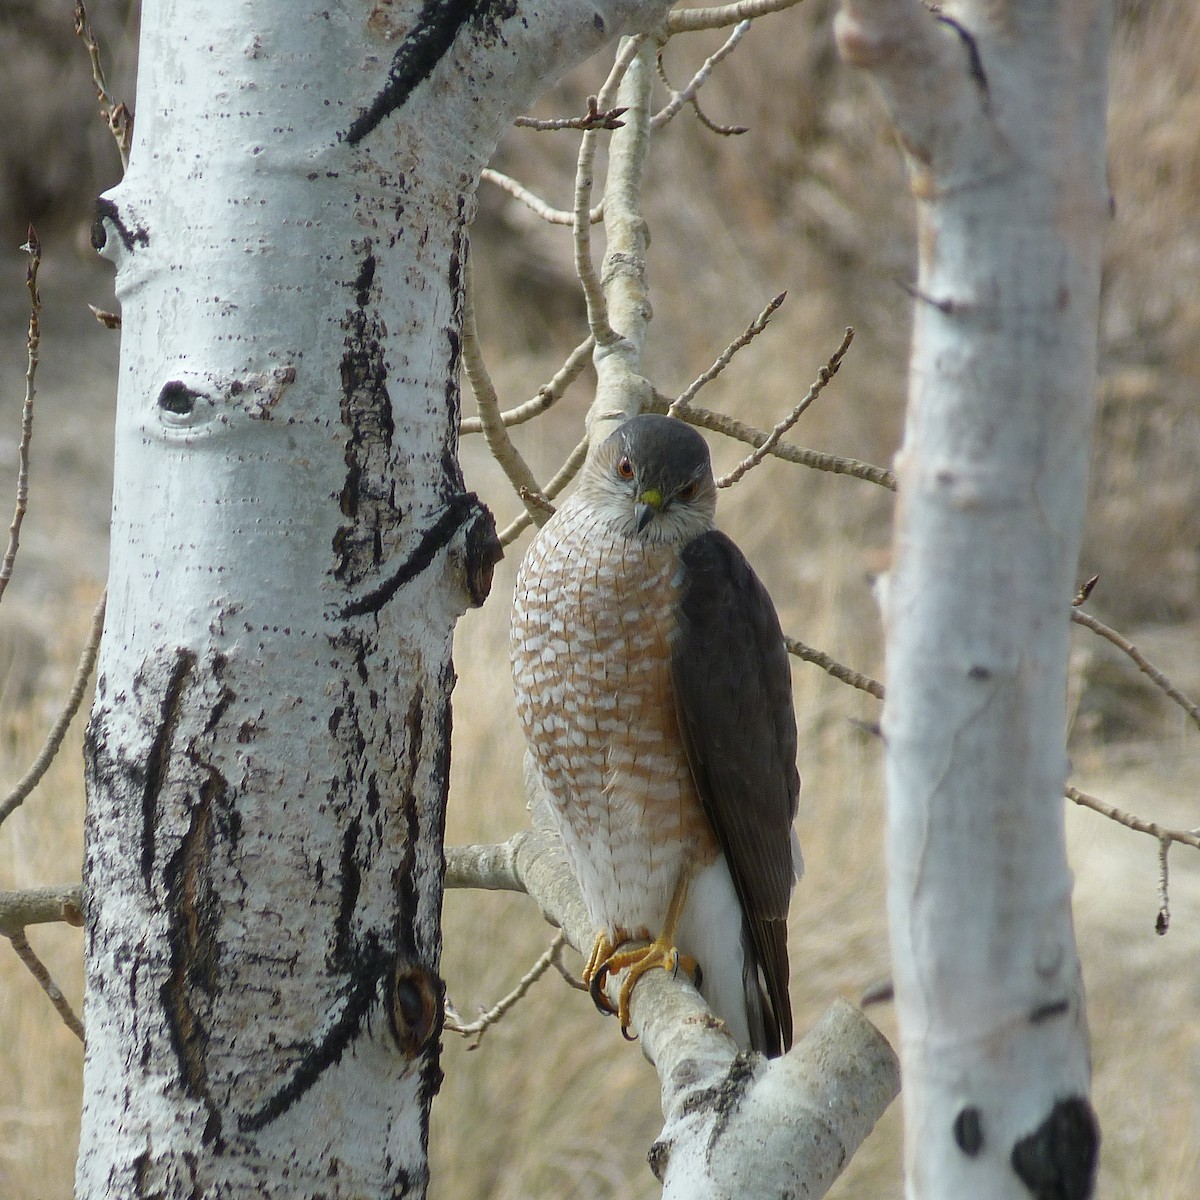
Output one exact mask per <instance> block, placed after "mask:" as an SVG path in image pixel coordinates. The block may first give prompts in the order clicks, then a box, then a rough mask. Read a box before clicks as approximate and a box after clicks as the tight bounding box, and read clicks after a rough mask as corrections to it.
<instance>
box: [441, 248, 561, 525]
mask: <svg viewBox="0 0 1200 1200" xmlns="http://www.w3.org/2000/svg"><path fill="white" fill-rule="evenodd" d="M464 292H465V296H464V300H463V322H462V360H463V369H464V371H465V372H466V376H467V380H468V382H469V383H470V385H471V391H472V392H473V393H474V395H475V403H476V404H477V405H478V406H479V423H480V426H481V428H482V429H483V437H484V440H485V441H486V442H487V446H488V449H489V450H490V451H491V452H492V457H493V458H494V459H495V460H496V461H497V462H498V463H499V464H500V467H501V470H503V471H504V473H505V475H507V476H508V481H509V483H511V484H512V485H513V490H514V491H515V492H516V493H517V495H518V496H520V497H521V500H522V503H523V504H524V505H525V511H526V512H527V513H528V514H529V516H530V517H531V518H532V520H533V521H534V522H535V523H536V524H537V525H544V524H545V523H546V521H547V519H548V517H549V514H548V513H547V512H546V509H545V506H544V505H543V504H540V503H538V502H537V501H536V500H535V499H534V497H540V496H541V488H540V487H539V486H538V481H537V480H536V479H535V478H534V475H533V472H532V471H531V470H530V469H529V464H528V463H527V462H526V461H525V460H524V459H523V458H522V457H521V452H520V451H519V450H518V449H517V448H516V446H514V445H513V441H512V438H510V437H509V436H508V430H507V429H506V428H505V427H504V422H503V421H502V420H501V418H500V401H499V399H498V398H497V396H496V389H495V387H494V386H493V384H492V378H491V375H489V374H488V369H487V364H486V363H485V362H484V361H483V350H482V348H481V347H480V345H479V332H478V330H477V329H476V327H475V279H474V272H473V270H472V268H471V258H470V256H469V255H468V256H467V269H466V287H465V289H464Z"/></svg>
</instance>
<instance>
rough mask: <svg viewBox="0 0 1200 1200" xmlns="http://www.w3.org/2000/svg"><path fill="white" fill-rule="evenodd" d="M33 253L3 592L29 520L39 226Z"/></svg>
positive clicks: (30, 245) (29, 250)
mask: <svg viewBox="0 0 1200 1200" xmlns="http://www.w3.org/2000/svg"><path fill="white" fill-rule="evenodd" d="M21 249H22V250H24V251H25V253H26V254H28V255H29V266H28V267H27V268H26V271H25V286H26V287H27V288H28V289H29V331H28V333H27V334H26V335H25V348H26V354H25V402H24V404H23V405H22V407H21V445H20V449H19V451H18V466H17V505H16V509H15V511H14V512H13V519H12V524H11V525H9V527H8V549H7V550H5V552H4V561H3V562H0V596H3V595H4V590H5V588H7V587H8V581H9V580H10V579H11V578H12V571H13V563H14V562H16V559H17V550H18V549H19V548H20V545H21V526H22V524H24V521H25V510H26V507H27V506H28V503H29V445H30V443H31V442H32V441H33V397H34V386H33V381H34V378H35V377H36V375H37V369H38V362H39V361H40V358H39V352H40V350H41V345H42V326H41V315H42V295H41V292H40V291H39V290H38V268H39V267H41V265H42V244H41V242H39V241H38V235H37V230H35V229H34V227H33V226H32V225H30V226H29V238H28V240H27V241H26V242H25V245H24V246H22V247H21Z"/></svg>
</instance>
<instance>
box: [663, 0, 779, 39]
mask: <svg viewBox="0 0 1200 1200" xmlns="http://www.w3.org/2000/svg"><path fill="white" fill-rule="evenodd" d="M799 3H800V0H741V3H738V4H722V5H720V6H718V7H716V8H679V9H676V10H675V11H674V12H673V13H670V14H668V16H667V32H668V33H670V34H676V33H695V32H697V31H698V30H701V29H724V28H725V27H726V26H727V25H736V24H738V22H740V21H752V20H754V18H755V17H763V16H766V15H767V13H773V12H783V11H784V9H788V8H794V7H795V6H796V5H797V4H799Z"/></svg>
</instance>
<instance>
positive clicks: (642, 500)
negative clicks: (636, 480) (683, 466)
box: [633, 488, 663, 533]
mask: <svg viewBox="0 0 1200 1200" xmlns="http://www.w3.org/2000/svg"><path fill="white" fill-rule="evenodd" d="M662 503H663V498H662V492H660V491H659V490H658V489H657V488H647V489H646V490H645V491H644V492H643V493H642V494H641V495H640V496H639V497H638V502H637V503H636V504H635V505H634V506H633V515H634V518H635V522H634V524H635V528H636V529H637V531H638V533H641V532H642V530H643V529H645V528H646V526H647V525H649V524H650V522H651V520H652V519H653V518H654V515H655V513H657V512H659V511H660V510H661V509H662Z"/></svg>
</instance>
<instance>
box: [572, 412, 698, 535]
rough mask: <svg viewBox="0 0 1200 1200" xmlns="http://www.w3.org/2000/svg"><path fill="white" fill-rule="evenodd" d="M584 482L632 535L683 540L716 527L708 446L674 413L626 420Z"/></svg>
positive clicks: (600, 452) (595, 499)
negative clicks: (714, 524)
mask: <svg viewBox="0 0 1200 1200" xmlns="http://www.w3.org/2000/svg"><path fill="white" fill-rule="evenodd" d="M583 486H584V487H585V488H587V489H588V492H589V495H590V498H591V499H592V500H593V502H594V503H596V504H597V505H600V506H601V507H603V509H604V510H605V512H606V515H611V517H612V518H613V519H614V521H615V522H616V523H617V524H618V525H619V526H620V527H621V529H622V531H623V532H624V533H625V534H626V536H627V537H640V538H643V539H645V540H646V541H650V542H676V543H678V544H680V545H682V544H683V543H685V542H690V541H691V540H692V538H694V537H696V536H698V535H699V534H701V533H704V532H705V530H708V529H711V528H712V527H713V516H714V514H715V513H716V508H717V486H716V483H715V482H714V481H713V473H712V462H711V460H710V459H709V456H708V445H707V443H706V442H705V441H704V438H702V437H701V436H700V434H699V433H697V432H696V430H695V429H693V428H692V427H691V426H690V425H685V424H684V423H683V422H682V421H679V420H676V419H675V418H673V417H660V416H657V415H655V414H652V413H645V414H643V415H642V416H638V417H632V418H630V419H629V420H628V421H626V422H625V424H624V425H622V426H621V427H620V428H619V429H617V431H616V432H615V433H613V434H612V435H611V436H610V437H609V438H608V439H607V440H606V441H604V442H603V443H602V444H601V446H600V448H599V449H598V450H597V451H596V454H595V457H594V458H593V459H592V460H591V462H590V463H589V464H588V468H587V472H586V474H585V476H584V480H583Z"/></svg>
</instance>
